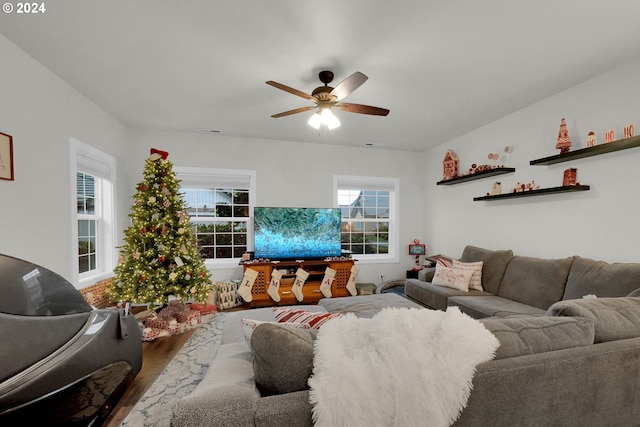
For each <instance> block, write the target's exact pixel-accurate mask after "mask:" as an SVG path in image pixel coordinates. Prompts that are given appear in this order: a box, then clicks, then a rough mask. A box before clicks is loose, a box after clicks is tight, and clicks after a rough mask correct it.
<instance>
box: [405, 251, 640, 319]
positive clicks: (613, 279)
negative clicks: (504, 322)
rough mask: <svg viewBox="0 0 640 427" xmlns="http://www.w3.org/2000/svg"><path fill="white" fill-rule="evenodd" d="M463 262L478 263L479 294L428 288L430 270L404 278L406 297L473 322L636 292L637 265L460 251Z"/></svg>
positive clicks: (639, 277)
mask: <svg viewBox="0 0 640 427" xmlns="http://www.w3.org/2000/svg"><path fill="white" fill-rule="evenodd" d="M460 261H463V262H477V261H482V262H483V266H482V287H483V289H484V290H483V291H476V290H472V291H469V292H464V291H460V290H457V289H452V288H447V287H442V286H438V285H434V284H432V283H431V279H432V277H433V273H434V271H435V268H429V269H423V270H422V271H420V273H419V275H418V279H407V281H406V283H405V293H406V295H407V296H408V297H409V298H411V299H412V300H415V301H417V302H419V303H420V304H422V305H424V306H427V307H430V308H433V309H438V310H446V309H447V306H457V307H459V308H460V310H461V311H462V312H464V313H467V314H468V315H470V316H471V317H474V318H477V319H479V318H483V317H491V316H498V317H506V316H511V315H522V314H526V315H544V314H545V312H546V311H547V310H548V309H549V307H551V305H553V304H554V303H556V302H558V301H562V300H573V299H578V298H583V297H585V296H588V295H592V296H596V297H599V298H603V297H623V296H627V295H629V294H630V293H631V292H633V291H635V290H636V289H640V264H636V263H613V264H609V263H606V262H603V261H596V260H592V259H588V258H582V257H580V256H572V257H567V258H560V259H545V258H533V257H526V256H519V255H514V254H513V251H511V250H489V249H484V248H479V247H475V246H466V247H465V248H464V250H463V252H462V256H461V257H460Z"/></svg>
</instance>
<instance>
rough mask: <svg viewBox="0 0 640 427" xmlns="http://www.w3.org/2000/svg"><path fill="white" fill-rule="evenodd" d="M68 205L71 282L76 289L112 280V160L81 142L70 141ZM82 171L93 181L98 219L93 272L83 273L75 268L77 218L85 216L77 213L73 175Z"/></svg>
mask: <svg viewBox="0 0 640 427" xmlns="http://www.w3.org/2000/svg"><path fill="white" fill-rule="evenodd" d="M69 151H70V153H71V163H70V164H71V167H72V171H71V206H72V213H73V214H72V215H71V217H72V227H71V230H72V232H71V234H72V240H71V244H72V251H71V253H72V254H73V265H72V268H73V269H72V272H73V279H74V283H76V284H77V285H76V287H77V288H79V289H81V288H84V287H86V286H90V285H93V284H95V283H96V282H99V281H101V280H104V279H107V278H109V277H113V276H114V273H113V269H114V268H115V266H116V262H117V251H116V247H115V242H116V216H115V212H116V204H115V188H116V159H115V157H113V156H111V155H109V154H107V153H104V152H102V151H100V150H98V149H96V148H94V147H92V146H90V145H88V144H85V143H84V142H81V141H78V140H76V139H74V138H71V141H70V150H69ZM77 172H84V173H86V174H89V175H92V176H94V177H95V178H96V189H95V190H96V201H95V209H96V214H95V217H96V218H98V225H99V230H97V235H98V242H97V246H96V252H97V255H98V258H97V266H98V268H97V269H95V270H91V271H87V272H84V273H80V272H79V268H78V259H79V253H78V219H85V218H86V216H84V215H79V214H78V210H77V194H76V191H77V190H76V182H77V180H76V173H77Z"/></svg>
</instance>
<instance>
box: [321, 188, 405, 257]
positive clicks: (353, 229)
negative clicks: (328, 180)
mask: <svg viewBox="0 0 640 427" xmlns="http://www.w3.org/2000/svg"><path fill="white" fill-rule="evenodd" d="M398 187H399V180H398V179H397V178H377V177H361V176H334V197H335V206H337V207H339V208H340V211H341V214H342V224H341V239H342V250H343V251H347V252H351V253H352V254H353V255H354V257H355V258H357V259H358V260H359V261H363V260H375V261H378V262H379V261H397V260H398V259H399V255H398V234H399V233H398V228H399V227H398V196H397V195H398Z"/></svg>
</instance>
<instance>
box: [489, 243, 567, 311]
mask: <svg viewBox="0 0 640 427" xmlns="http://www.w3.org/2000/svg"><path fill="white" fill-rule="evenodd" d="M571 261H573V258H572V257H569V258H560V259H545V258H532V257H525V256H518V255H515V256H514V257H513V258H512V259H511V262H510V263H509V266H508V267H507V271H505V273H504V278H503V279H502V283H501V284H500V289H499V290H498V296H501V297H503V298H507V299H510V300H513V301H518V302H521V303H523V304H528V305H532V306H534V307H538V308H541V309H543V310H546V309H547V308H549V306H551V304H553V303H554V302H556V301H560V300H561V299H562V296H563V295H564V287H565V284H566V283H567V276H568V275H569V269H570V268H571Z"/></svg>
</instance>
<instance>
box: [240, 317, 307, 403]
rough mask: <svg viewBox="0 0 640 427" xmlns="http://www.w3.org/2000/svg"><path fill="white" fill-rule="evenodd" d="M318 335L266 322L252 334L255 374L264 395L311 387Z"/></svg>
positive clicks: (257, 383) (305, 330)
mask: <svg viewBox="0 0 640 427" xmlns="http://www.w3.org/2000/svg"><path fill="white" fill-rule="evenodd" d="M314 340H315V334H314V333H313V332H311V331H310V330H308V329H301V328H290V327H289V328H288V327H283V326H281V325H277V324H273V323H263V324H261V325H258V327H257V328H256V329H255V330H254V331H253V334H252V335H251V347H252V349H253V373H254V376H255V381H256V385H257V386H258V389H260V391H261V393H262V394H264V395H271V394H282V393H290V392H294V391H300V390H306V389H308V388H309V386H308V385H307V380H308V379H309V377H310V376H311V373H312V371H313V343H314Z"/></svg>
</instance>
